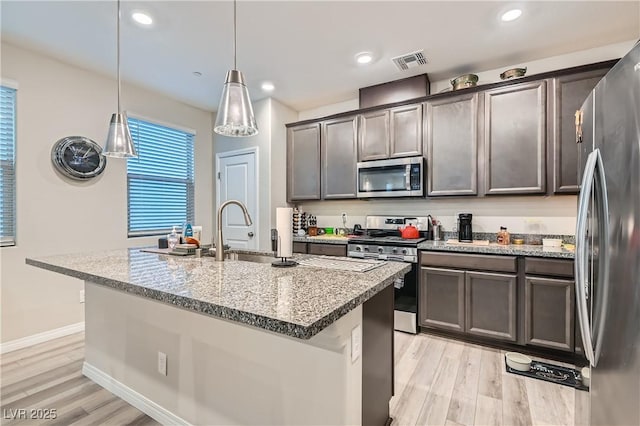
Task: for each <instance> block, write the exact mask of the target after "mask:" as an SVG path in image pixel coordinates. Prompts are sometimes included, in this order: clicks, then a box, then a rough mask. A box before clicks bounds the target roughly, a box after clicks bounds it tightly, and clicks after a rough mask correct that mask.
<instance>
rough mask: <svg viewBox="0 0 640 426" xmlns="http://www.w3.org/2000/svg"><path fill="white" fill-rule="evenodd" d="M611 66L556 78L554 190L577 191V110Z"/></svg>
mask: <svg viewBox="0 0 640 426" xmlns="http://www.w3.org/2000/svg"><path fill="white" fill-rule="evenodd" d="M608 70H609V69H608V68H607V69H603V70H596V71H590V72H585V73H580V74H574V75H567V76H563V77H558V78H555V79H554V80H553V91H552V93H553V118H554V123H553V136H552V140H551V148H550V151H551V152H550V154H551V158H550V163H551V164H553V173H552V174H551V179H552V182H553V192H554V193H556V194H558V193H569V194H577V193H578V189H579V188H578V146H577V145H576V127H575V113H576V110H578V109H580V107H581V106H582V104H583V103H584V101H585V100H586V99H587V96H589V93H590V92H591V91H592V90H593V88H594V87H596V84H598V82H599V81H600V79H601V78H602V77H603V76H604V75H605V74H606V73H607V71H608Z"/></svg>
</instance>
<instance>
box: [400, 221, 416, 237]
mask: <svg viewBox="0 0 640 426" xmlns="http://www.w3.org/2000/svg"><path fill="white" fill-rule="evenodd" d="M398 231H400V234H401V236H402V238H404V239H407V240H412V239H415V238H420V231H419V230H418V228H416V227H415V226H413V225H412V224H409V225H407V226H405V227H404V228H398Z"/></svg>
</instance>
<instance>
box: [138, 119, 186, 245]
mask: <svg viewBox="0 0 640 426" xmlns="http://www.w3.org/2000/svg"><path fill="white" fill-rule="evenodd" d="M129 128H130V129H131V137H132V138H133V143H134V145H135V148H136V151H137V153H138V158H131V159H129V160H127V192H128V203H127V205H128V235H129V236H130V237H133V236H142V235H159V234H167V233H169V232H171V228H172V227H173V226H174V225H175V226H182V224H183V223H184V222H185V221H189V222H191V223H193V217H194V195H193V188H194V182H193V180H194V171H193V136H194V135H193V133H191V132H186V131H184V130H179V129H174V128H171V127H167V126H163V125H159V124H155V123H150V122H147V121H143V120H140V119H136V118H129Z"/></svg>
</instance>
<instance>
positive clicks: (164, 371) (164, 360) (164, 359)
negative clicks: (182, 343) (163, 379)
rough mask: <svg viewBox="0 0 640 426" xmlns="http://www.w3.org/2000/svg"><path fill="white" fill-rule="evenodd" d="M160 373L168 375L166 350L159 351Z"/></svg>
mask: <svg viewBox="0 0 640 426" xmlns="http://www.w3.org/2000/svg"><path fill="white" fill-rule="evenodd" d="M158 373H160V374H162V375H163V376H166V375H167V354H165V353H164V352H158Z"/></svg>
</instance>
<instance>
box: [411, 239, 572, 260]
mask: <svg viewBox="0 0 640 426" xmlns="http://www.w3.org/2000/svg"><path fill="white" fill-rule="evenodd" d="M418 250H425V251H447V252H452V253H477V254H503V255H508V256H532V257H550V258H557V259H573V258H574V252H573V251H572V250H567V249H565V248H562V247H543V246H541V245H526V244H522V245H517V244H510V245H508V246H503V245H499V244H495V243H493V244H490V245H488V246H483V245H475V244H469V245H465V246H461V245H456V244H447V243H446V242H445V241H425V242H423V243H420V244H419V245H418Z"/></svg>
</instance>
